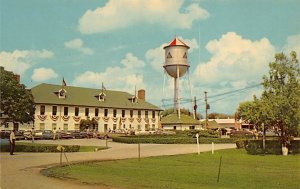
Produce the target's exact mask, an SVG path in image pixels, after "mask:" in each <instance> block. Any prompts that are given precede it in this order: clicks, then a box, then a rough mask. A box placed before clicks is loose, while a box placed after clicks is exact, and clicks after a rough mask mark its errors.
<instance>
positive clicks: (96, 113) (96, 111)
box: [95, 108, 99, 117]
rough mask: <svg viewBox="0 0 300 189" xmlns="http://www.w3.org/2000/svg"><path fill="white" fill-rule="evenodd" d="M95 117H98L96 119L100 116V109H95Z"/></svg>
mask: <svg viewBox="0 0 300 189" xmlns="http://www.w3.org/2000/svg"><path fill="white" fill-rule="evenodd" d="M95 116H96V117H98V116H99V108H95Z"/></svg>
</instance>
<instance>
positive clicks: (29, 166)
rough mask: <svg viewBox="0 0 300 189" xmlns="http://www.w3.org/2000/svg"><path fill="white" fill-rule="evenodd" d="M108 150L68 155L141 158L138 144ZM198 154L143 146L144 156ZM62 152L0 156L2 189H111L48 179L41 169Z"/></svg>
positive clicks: (186, 148) (187, 148) (193, 148)
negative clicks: (41, 172)
mask: <svg viewBox="0 0 300 189" xmlns="http://www.w3.org/2000/svg"><path fill="white" fill-rule="evenodd" d="M36 142H38V143H51V144H53V143H54V144H62V145H71V144H79V145H82V146H84V145H86V146H105V141H104V140H99V139H77V140H76V139H74V140H61V141H36ZM108 146H109V147H111V148H110V149H108V150H103V151H97V152H80V153H67V157H68V159H69V161H70V162H78V161H89V160H115V159H127V158H137V157H138V148H137V147H138V145H137V144H120V143H114V142H108ZM235 147H236V146H235V144H215V149H216V150H217V149H228V148H235ZM210 150H211V145H209V144H202V145H200V151H201V152H203V151H210ZM187 153H197V145H195V144H141V157H150V156H161V155H176V154H187ZM59 156H60V155H59V153H24V152H17V153H16V155H13V156H11V155H9V154H8V153H0V158H1V169H0V178H1V179H0V189H35V188H38V189H53V188H56V189H60V188H62V189H75V188H76V189H90V188H106V189H107V188H110V187H105V186H95V185H85V184H79V183H75V182H71V181H66V180H60V179H55V178H49V177H46V176H43V175H42V174H40V170H42V169H44V168H46V167H49V166H53V165H57V164H59ZM64 161H65V160H64Z"/></svg>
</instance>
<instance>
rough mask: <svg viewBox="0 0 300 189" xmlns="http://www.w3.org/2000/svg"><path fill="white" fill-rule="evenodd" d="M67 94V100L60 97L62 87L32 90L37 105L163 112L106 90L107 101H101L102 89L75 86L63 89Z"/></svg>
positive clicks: (148, 104) (46, 85)
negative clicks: (59, 92)
mask: <svg viewBox="0 0 300 189" xmlns="http://www.w3.org/2000/svg"><path fill="white" fill-rule="evenodd" d="M63 88H64V89H65V90H66V91H67V93H66V98H65V99H60V98H59V97H58V91H59V90H60V89H62V86H61V85H52V84H45V83H43V84H40V85H37V86H35V87H33V88H32V89H31V91H32V95H33V97H34V102H35V103H36V104H56V105H69V106H86V107H103V108H124V109H148V110H161V109H160V108H159V107H157V106H155V105H153V104H151V103H149V102H147V101H144V100H141V99H138V101H137V103H132V102H131V98H132V97H133V95H132V94H129V93H127V92H122V91H112V90H104V93H105V95H106V96H105V100H104V101H99V100H98V97H97V96H98V95H99V94H100V93H101V92H102V90H101V89H91V88H82V87H74V86H64V87H63Z"/></svg>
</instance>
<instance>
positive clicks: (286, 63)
mask: <svg viewBox="0 0 300 189" xmlns="http://www.w3.org/2000/svg"><path fill="white" fill-rule="evenodd" d="M269 68H270V69H269V74H268V76H266V75H265V76H263V83H262V85H263V88H264V89H263V93H262V95H261V98H260V99H257V98H256V97H254V100H253V101H251V102H243V103H241V104H240V106H239V108H238V110H237V112H238V115H239V117H240V118H243V120H246V121H247V122H249V123H253V124H256V126H257V127H258V128H260V129H261V126H262V123H264V124H265V125H266V126H268V127H269V128H273V129H274V130H277V131H279V132H280V135H281V138H282V141H283V143H284V144H286V142H287V141H288V138H289V137H290V136H296V135H298V133H297V132H298V129H299V126H300V100H299V99H300V65H299V61H298V60H297V55H296V53H295V52H294V51H293V52H291V53H290V56H289V57H287V56H286V55H285V54H284V53H278V54H276V55H275V61H274V62H271V63H270V64H269Z"/></svg>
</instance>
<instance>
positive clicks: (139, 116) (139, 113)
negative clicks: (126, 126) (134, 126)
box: [138, 110, 142, 118]
mask: <svg viewBox="0 0 300 189" xmlns="http://www.w3.org/2000/svg"><path fill="white" fill-rule="evenodd" d="M141 116H142V111H141V110H139V111H138V118H141Z"/></svg>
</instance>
